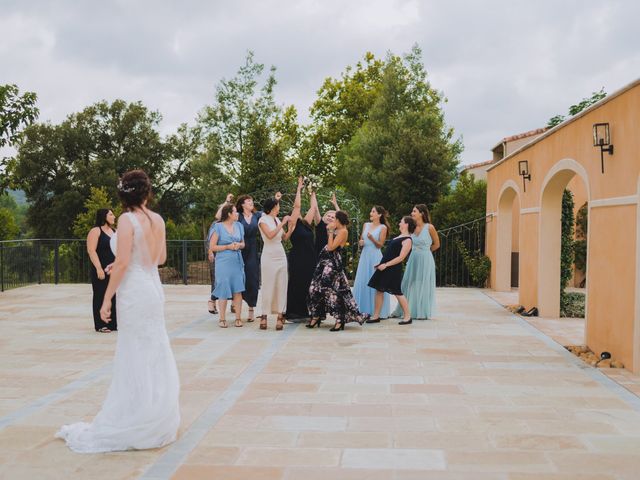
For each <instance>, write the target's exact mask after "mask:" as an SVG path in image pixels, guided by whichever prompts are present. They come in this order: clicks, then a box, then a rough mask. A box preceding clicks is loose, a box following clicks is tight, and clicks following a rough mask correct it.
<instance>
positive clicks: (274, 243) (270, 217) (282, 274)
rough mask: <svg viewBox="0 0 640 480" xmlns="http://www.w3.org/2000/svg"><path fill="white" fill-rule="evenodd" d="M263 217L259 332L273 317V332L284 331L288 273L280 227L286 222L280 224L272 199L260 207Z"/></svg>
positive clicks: (277, 203) (282, 229) (278, 209)
mask: <svg viewBox="0 0 640 480" xmlns="http://www.w3.org/2000/svg"><path fill="white" fill-rule="evenodd" d="M262 209H263V211H264V215H262V217H260V220H259V221H258V227H259V228H260V235H261V236H262V241H263V242H264V245H263V247H262V256H261V258H260V275H261V278H262V301H261V316H260V330H266V329H267V315H269V314H276V315H278V319H277V322H276V330H282V329H283V328H284V313H285V312H286V310H287V283H288V281H289V274H288V269H287V254H286V253H285V251H284V247H283V246H282V240H283V238H284V239H285V240H286V239H287V238H288V237H289V235H288V234H285V232H284V226H285V225H286V224H287V222H288V221H289V217H285V218H283V219H282V221H280V220H279V219H278V213H279V212H280V202H279V201H278V200H276V199H275V198H269V199H267V200H266V201H265V202H264V205H263V208H262Z"/></svg>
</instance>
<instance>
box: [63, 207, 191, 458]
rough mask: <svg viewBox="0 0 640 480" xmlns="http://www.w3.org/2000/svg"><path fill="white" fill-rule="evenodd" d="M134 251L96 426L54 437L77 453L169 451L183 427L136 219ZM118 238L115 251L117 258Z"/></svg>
mask: <svg viewBox="0 0 640 480" xmlns="http://www.w3.org/2000/svg"><path fill="white" fill-rule="evenodd" d="M125 215H127V217H128V218H129V219H130V221H131V223H132V224H133V231H134V235H133V248H132V254H131V261H130V263H129V267H128V268H127V271H126V272H125V275H124V278H123V279H122V283H121V284H120V286H119V288H118V291H117V296H116V302H117V305H116V308H117V312H118V334H117V335H118V341H117V345H116V353H115V357H114V361H113V379H112V381H111V386H110V387H109V391H108V393H107V398H106V400H105V401H104V404H103V405H102V408H101V409H100V412H98V414H97V415H96V417H95V418H94V419H93V422H92V423H85V422H80V423H74V424H72V425H65V426H63V427H62V428H61V429H60V431H58V433H57V434H56V437H58V438H63V439H64V440H65V441H66V442H67V445H68V446H69V448H70V449H71V450H73V451H75V452H79V453H96V452H111V451H119V450H141V449H147V448H157V447H162V446H164V445H167V444H168V443H171V442H173V441H174V440H175V439H176V434H177V431H178V427H179V425H180V409H179V406H178V397H179V393H180V381H179V378H178V370H177V368H176V362H175V359H174V357H173V352H172V351H171V345H170V344H169V337H168V336H167V330H166V327H165V322H164V293H163V291H162V285H161V283H160V277H159V275H158V267H157V265H158V263H157V261H151V260H150V256H149V254H148V251H149V250H148V248H147V245H146V241H145V238H144V233H143V230H142V227H141V225H140V223H139V221H138V219H137V218H136V216H135V215H134V214H133V213H126V214H125ZM116 242H117V240H116V235H114V236H113V239H112V243H111V248H112V250H114V253H116V248H115V246H116V245H115V243H116Z"/></svg>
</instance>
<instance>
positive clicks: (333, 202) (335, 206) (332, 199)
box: [331, 192, 340, 212]
mask: <svg viewBox="0 0 640 480" xmlns="http://www.w3.org/2000/svg"><path fill="white" fill-rule="evenodd" d="M331 204H332V205H333V207H334V208H335V209H336V212H339V211H340V206H339V205H338V199H337V198H336V192H333V193H332V194H331Z"/></svg>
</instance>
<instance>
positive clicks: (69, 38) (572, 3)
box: [0, 0, 640, 162]
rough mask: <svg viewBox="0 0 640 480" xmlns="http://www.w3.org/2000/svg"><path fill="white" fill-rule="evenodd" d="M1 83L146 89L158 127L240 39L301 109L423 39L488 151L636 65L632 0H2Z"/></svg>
mask: <svg viewBox="0 0 640 480" xmlns="http://www.w3.org/2000/svg"><path fill="white" fill-rule="evenodd" d="M2 3H3V5H2V11H3V14H2V17H1V18H0V31H2V32H3V43H2V44H0V65H2V68H1V69H0V83H9V82H11V83H17V84H18V85H19V86H20V88H21V89H22V90H34V91H36V92H37V93H38V95H39V106H40V108H41V111H42V114H41V119H51V120H53V121H60V120H62V119H63V118H64V117H65V116H66V115H68V114H69V113H71V112H74V111H77V110H79V109H81V108H82V107H84V106H86V105H88V104H91V103H93V102H95V101H98V100H101V99H114V98H124V99H126V100H131V101H133V100H142V101H143V102H144V103H145V104H147V105H148V106H149V107H150V108H152V109H157V110H159V111H160V112H161V113H162V114H163V116H164V122H163V130H164V131H165V132H169V131H171V130H172V129H174V128H175V127H176V126H177V125H178V124H179V123H181V122H191V121H193V119H194V118H195V116H196V114H197V112H198V111H199V110H200V109H201V108H202V106H204V105H205V104H207V103H209V102H211V99H212V96H213V91H214V87H215V84H216V83H217V82H218V81H219V80H220V79H221V78H223V77H229V76H231V75H233V74H234V72H235V71H236V69H237V67H238V66H239V65H240V63H241V62H242V61H243V59H244V56H245V54H246V51H247V50H249V49H251V50H254V51H255V52H256V57H257V60H258V61H260V62H263V63H265V64H267V65H275V66H276V67H277V68H278V72H277V77H278V87H277V91H276V93H277V99H278V101H279V102H281V103H286V104H290V103H293V104H295V105H296V106H297V107H298V110H299V111H300V113H301V117H302V118H306V117H307V114H306V111H307V109H308V107H309V106H310V105H311V103H312V102H313V99H314V97H315V92H316V91H317V89H318V88H319V87H320V86H321V84H322V81H323V79H324V78H325V77H327V76H336V75H339V74H340V72H341V71H342V70H343V69H344V68H345V66H346V65H349V64H353V63H355V62H356V61H358V60H359V59H360V58H361V57H362V55H363V54H364V53H365V52H366V51H372V52H373V53H375V54H376V55H378V56H384V55H385V53H386V52H387V51H389V50H390V51H393V52H395V53H403V52H406V51H408V50H409V49H410V48H411V45H412V44H414V43H416V42H417V43H418V44H419V45H420V46H421V47H422V48H423V51H424V60H425V65H426V67H427V69H428V71H429V75H430V80H431V82H432V84H433V86H434V87H436V88H437V89H439V90H441V91H443V92H444V93H445V95H446V96H447V97H448V99H449V102H448V103H447V104H446V105H445V112H446V114H447V121H448V123H449V124H450V125H452V126H453V127H454V128H455V130H456V132H457V134H459V135H462V136H463V138H464V142H465V147H466V148H465V152H464V154H463V157H462V158H463V161H464V162H477V161H483V160H486V159H488V158H489V157H490V152H489V149H490V148H491V147H492V146H493V145H495V143H496V142H497V141H498V140H499V139H500V138H501V137H503V136H507V135H510V134H513V133H518V132H521V131H525V130H529V129H532V128H537V127H539V126H543V125H544V124H545V123H546V121H547V119H548V118H550V117H551V116H553V115H555V114H557V113H566V110H567V108H568V106H569V105H571V104H573V103H576V102H578V101H580V100H581V99H582V98H583V97H585V96H588V95H589V94H590V93H591V92H593V91H595V90H598V89H599V88H601V87H603V86H604V87H605V90H607V91H608V92H611V91H613V90H615V89H617V88H620V87H622V86H623V85H625V84H626V83H629V82H631V81H632V80H635V78H636V77H637V76H638V72H640V36H639V35H637V28H636V25H635V23H636V19H637V18H640V4H639V3H637V2H631V1H626V0H609V1H608V2H596V1H595V0H563V1H562V2H557V1H552V0H540V1H538V2H530V1H528V0H512V1H508V2H507V1H506V0H485V1H483V2H463V1H462V0H450V1H448V2H442V1H436V0H431V1H418V0H368V1H366V0H351V1H349V2H344V1H338V0H302V1H297V2H292V1H289V2H287V1H282V0H263V1H248V0H240V1H237V2H234V3H232V2H210V1H206V0H185V1H183V2H180V3H179V2H175V1H174V2H169V1H163V2H158V1H151V0H145V1H134V2H130V1H124V0H119V1H115V0H110V1H109V0H105V1H103V2H72V1H70V0H66V1H65V0H58V1H55V2H51V1H45V0H40V1H36V0H34V1H30V2H20V1H17V0H16V1H9V0H3V1H2Z"/></svg>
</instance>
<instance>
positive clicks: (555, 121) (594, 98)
mask: <svg viewBox="0 0 640 480" xmlns="http://www.w3.org/2000/svg"><path fill="white" fill-rule="evenodd" d="M606 96H607V93H606V92H605V91H604V87H602V88H601V89H600V90H598V91H597V92H593V93H592V94H591V96H590V97H587V98H583V99H582V101H580V102H578V103H576V104H575V105H571V106H570V107H569V118H570V117H572V116H574V115H576V114H578V113H580V112H581V111H582V110H584V109H585V108H587V107H590V106H591V105H593V104H594V103H597V102H599V101H600V100H602V99H603V98H604V97H606ZM565 120H567V117H565V116H564V115H555V116H553V117H551V118H550V119H549V121H548V122H547V127H548V128H553V127H555V126H556V125H560V124H561V123H562V122H564V121H565Z"/></svg>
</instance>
